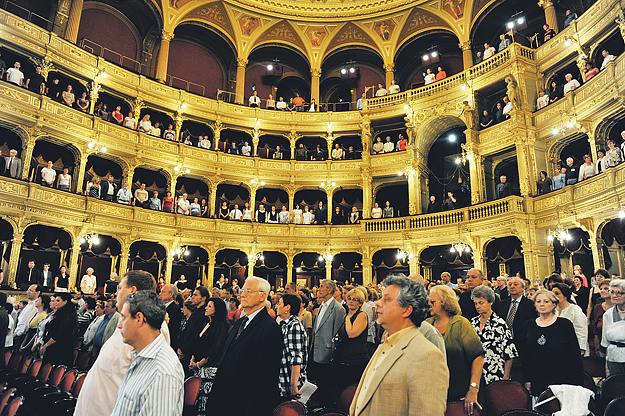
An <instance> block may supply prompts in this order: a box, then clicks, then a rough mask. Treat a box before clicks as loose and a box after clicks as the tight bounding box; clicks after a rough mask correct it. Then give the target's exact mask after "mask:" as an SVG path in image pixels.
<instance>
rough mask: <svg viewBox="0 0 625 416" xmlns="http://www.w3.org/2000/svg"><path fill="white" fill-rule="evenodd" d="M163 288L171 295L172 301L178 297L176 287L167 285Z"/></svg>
mask: <svg viewBox="0 0 625 416" xmlns="http://www.w3.org/2000/svg"><path fill="white" fill-rule="evenodd" d="M165 288H167V289H169V293H171V295H172V296H173V297H174V299H176V296H178V287H176V285H174V284H171V283H170V284H168V285H165V286H163V289H165ZM163 289H161V290H163Z"/></svg>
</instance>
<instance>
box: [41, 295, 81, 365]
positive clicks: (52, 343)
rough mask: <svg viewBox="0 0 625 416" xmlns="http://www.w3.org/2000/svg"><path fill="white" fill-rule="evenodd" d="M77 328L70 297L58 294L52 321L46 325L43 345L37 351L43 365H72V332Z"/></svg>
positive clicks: (74, 311)
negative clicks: (49, 363) (48, 363)
mask: <svg viewBox="0 0 625 416" xmlns="http://www.w3.org/2000/svg"><path fill="white" fill-rule="evenodd" d="M77 328H78V322H77V320H76V310H75V309H74V305H73V304H72V295H71V294H69V293H58V294H57V295H56V311H55V312H54V319H51V320H50V321H49V322H48V323H47V324H46V331H45V334H44V336H43V341H44V344H43V345H42V346H41V348H40V349H39V353H40V354H41V355H42V356H43V361H44V363H46V362H53V363H54V364H56V365H61V364H63V365H66V366H67V367H71V366H72V365H73V364H74V332H75V331H76V329H77Z"/></svg>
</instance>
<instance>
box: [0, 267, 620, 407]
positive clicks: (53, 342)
mask: <svg viewBox="0 0 625 416" xmlns="http://www.w3.org/2000/svg"><path fill="white" fill-rule="evenodd" d="M115 278H116V276H113V277H112V278H111V280H115V281H116V282H117V280H116V279H115ZM83 279H84V277H83ZM455 280H456V282H455V283H454V282H452V276H451V274H450V273H448V272H444V273H442V274H441V277H440V279H438V280H432V281H426V280H424V279H423V278H422V277H421V276H419V275H411V276H409V277H406V276H404V275H399V274H391V275H389V276H387V278H386V279H385V280H384V282H381V283H380V284H368V285H366V286H364V285H359V284H357V283H355V282H354V281H352V282H348V281H346V282H345V283H344V284H342V283H339V282H336V281H333V280H321V281H320V282H319V284H318V285H314V286H312V287H306V286H305V285H303V284H296V283H287V284H286V285H285V287H277V288H275V287H271V286H270V283H269V282H268V281H267V280H265V279H261V278H258V277H248V278H246V279H245V281H244V283H243V285H242V286H239V281H238V280H237V279H234V280H233V281H232V283H229V282H228V279H227V278H225V277H224V275H221V276H220V278H219V279H218V280H217V281H215V286H214V287H213V289H212V292H211V291H209V290H208V289H207V288H206V287H204V286H202V285H201V282H200V281H199V280H198V281H197V282H196V283H195V284H191V283H190V282H187V280H186V279H185V277H184V276H180V279H179V280H178V281H177V282H176V283H174V284H166V283H165V282H164V281H163V279H159V283H158V284H157V283H156V280H155V279H154V277H153V276H152V275H151V274H149V273H147V272H143V271H137V270H135V271H131V272H128V273H127V274H126V275H124V276H123V278H122V279H121V281H120V282H118V283H117V284H116V285H114V287H109V286H108V285H107V286H106V287H105V288H104V289H105V290H102V289H103V288H98V289H99V290H100V292H104V294H101V293H98V292H97V291H94V292H93V293H92V294H91V295H85V296H83V293H82V292H78V293H75V294H70V293H67V292H60V293H54V294H53V295H51V296H49V295H47V294H44V293H43V292H44V288H43V287H42V286H41V285H38V284H32V285H30V286H29V287H28V289H27V292H26V299H25V300H24V301H23V302H16V301H15V299H13V298H11V299H9V300H8V301H7V299H6V295H5V294H4V293H0V298H2V297H4V299H0V305H4V307H2V308H0V323H1V321H2V317H3V315H4V314H3V312H4V311H5V310H6V312H4V313H6V315H7V327H8V328H9V329H8V331H9V332H8V333H7V334H6V340H7V342H6V343H5V348H14V349H15V350H17V351H22V352H24V351H29V352H30V353H33V354H35V355H37V356H40V357H42V358H43V360H44V361H46V362H47V361H53V362H54V363H55V364H66V365H68V366H71V365H72V364H73V359H74V348H75V344H76V343H78V345H80V348H81V349H82V350H83V351H86V352H88V353H89V354H91V355H92V356H93V360H94V364H93V366H92V367H91V369H90V370H89V372H88V375H87V378H86V381H85V384H84V387H83V390H82V392H81V394H80V396H79V397H78V402H77V407H76V410H75V414H76V415H87V414H88V415H96V414H97V415H100V414H102V415H110V414H115V415H130V414H138V413H137V412H138V408H139V406H141V407H143V408H144V409H152V411H153V412H155V410H153V409H156V408H159V409H161V407H162V406H164V409H169V410H168V411H167V412H165V413H163V412H162V411H161V410H159V411H158V414H180V411H181V406H182V395H183V380H184V379H185V377H186V376H189V375H195V376H197V377H198V378H199V379H200V380H201V387H200V389H199V394H198V399H197V409H198V414H200V415H222V414H225V413H232V414H239V415H261V416H262V415H270V414H272V409H273V408H274V407H275V406H276V405H277V404H279V403H280V402H282V401H288V400H291V399H299V398H300V397H301V394H302V391H301V389H302V388H303V386H304V385H305V384H307V383H309V382H310V383H313V384H315V385H316V386H317V391H316V392H315V394H314V395H313V396H312V398H311V399H310V402H309V403H308V405H309V408H314V406H324V407H331V406H334V405H335V403H336V401H337V400H338V397H339V395H340V393H341V392H342V391H343V390H344V389H345V388H346V387H348V386H350V385H353V384H357V385H358V387H357V390H356V394H355V396H354V398H353V401H352V404H351V410H352V412H353V413H354V412H357V414H367V415H377V414H381V413H380V412H382V411H389V408H388V406H393V407H392V408H393V409H396V408H399V409H400V413H397V414H410V413H409V409H413V408H414V407H415V406H418V409H420V411H422V412H425V413H424V414H428V415H435V414H436V415H441V416H442V415H443V413H444V410H445V406H446V403H447V402H449V401H459V400H460V401H463V402H464V406H465V410H466V411H467V414H471V412H472V410H473V409H475V408H477V407H481V406H482V405H483V404H484V401H483V400H484V398H483V397H482V395H481V392H482V391H483V388H484V387H485V386H486V385H488V384H491V383H494V382H496V381H498V380H509V379H511V377H512V368H513V362H514V361H515V360H518V359H520V365H521V368H522V380H519V381H523V382H524V384H525V387H526V388H527V389H528V390H529V391H530V392H531V394H532V395H533V396H538V395H540V394H541V393H542V392H543V391H544V390H546V389H547V387H548V386H550V385H557V384H570V385H583V377H582V376H583V369H582V358H583V357H584V356H589V355H591V352H592V355H594V356H600V357H605V358H606V361H607V374H608V375H612V374H625V358H624V357H625V355H624V352H625V328H623V325H624V322H625V280H623V279H621V278H620V277H619V276H614V275H613V276H610V275H609V274H608V272H607V271H606V270H604V269H598V270H597V271H596V272H595V276H593V277H592V278H587V277H586V276H585V275H584V274H583V273H582V271H581V268H580V267H579V266H576V267H575V268H574V277H573V279H571V278H568V277H567V276H566V275H565V274H561V273H554V274H552V275H550V276H548V277H546V278H545V279H544V280H541V279H534V280H531V281H530V280H529V279H523V278H521V276H520V275H519V274H517V276H498V277H494V278H493V279H492V280H488V279H486V278H485V276H484V274H483V272H482V271H481V270H479V269H470V270H469V271H468V272H467V275H466V278H465V279H461V278H460V277H457V278H456V279H455ZM166 315H167V319H166ZM0 327H2V325H0ZM1 336H2V333H1V331H0V337H1ZM401 351H403V355H402V352H401ZM398 354H399V356H398ZM387 355H388V357H396V358H395V359H392V360H391V359H390V358H389V359H388V361H386V360H385V359H384V357H385V356H387ZM0 357H4V354H2V355H1V356H0ZM400 357H401V358H400ZM378 366H384V367H385V371H383V372H382V373H381V374H380V373H379V372H377V371H376V369H377V368H378ZM145 380H150V383H145ZM242 380H245V381H249V382H250V383H252V385H253V386H254V388H250V389H243V390H241V389H234V388H233V386H234V385H236V383H237V381H239V382H240V381H242ZM397 380H402V388H401V389H396V388H391V387H390V386H394V385H395V384H394V383H397ZM141 381H143V383H142V382H141ZM368 389H370V390H371V391H367V390H368ZM139 397H140V398H141V399H140V400H139ZM408 397H409V398H410V399H409V400H408ZM169 412H171V413H169ZM176 412H178V413H176ZM153 414H157V413H153ZM394 414H395V413H394Z"/></svg>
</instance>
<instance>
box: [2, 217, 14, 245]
mask: <svg viewBox="0 0 625 416" xmlns="http://www.w3.org/2000/svg"><path fill="white" fill-rule="evenodd" d="M12 239H13V226H12V225H11V223H10V222H8V221H5V220H3V219H0V241H9V240H12Z"/></svg>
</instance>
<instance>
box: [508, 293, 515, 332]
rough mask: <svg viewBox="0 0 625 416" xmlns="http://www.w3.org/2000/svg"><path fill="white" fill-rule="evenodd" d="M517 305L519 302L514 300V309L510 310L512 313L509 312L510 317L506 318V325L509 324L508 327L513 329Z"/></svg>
mask: <svg viewBox="0 0 625 416" xmlns="http://www.w3.org/2000/svg"><path fill="white" fill-rule="evenodd" d="M516 307H517V302H516V301H514V300H513V301H512V309H511V310H510V313H509V314H508V319H506V325H508V328H509V329H510V330H512V323H513V322H514V315H516Z"/></svg>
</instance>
